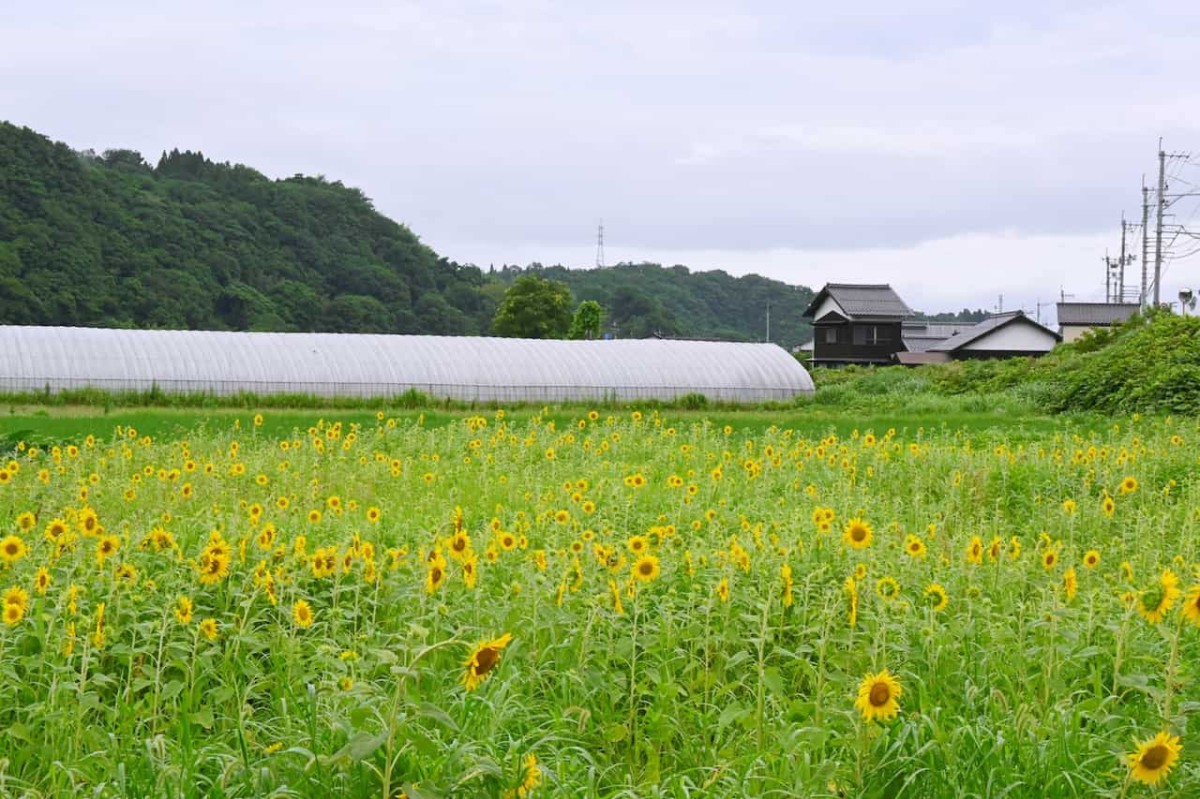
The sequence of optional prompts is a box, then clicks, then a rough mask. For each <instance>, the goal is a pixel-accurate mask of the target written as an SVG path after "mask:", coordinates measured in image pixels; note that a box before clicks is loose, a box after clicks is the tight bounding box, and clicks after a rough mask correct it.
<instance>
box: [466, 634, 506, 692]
mask: <svg viewBox="0 0 1200 799" xmlns="http://www.w3.org/2000/svg"><path fill="white" fill-rule="evenodd" d="M511 641H512V633H505V634H504V635H502V636H500V637H499V638H495V639H493V640H491V641H482V642H480V644H479V645H478V646H476V647H475V650H474V651H473V652H471V656H470V657H468V658H467V660H466V662H465V664H464V665H465V666H466V667H467V670H466V671H465V672H464V673H463V677H462V683H463V686H464V687H466V689H467V690H468V691H474V690H475V689H476V688H478V687H479V686H480V685H481V684H482V683H483V681H484V680H486V679H487V678H488V675H490V674H491V673H492V670H493V669H495V668H496V664H497V663H499V662H500V653H501V652H502V651H503V650H504V647H506V646H508V645H509V643H510V642H511Z"/></svg>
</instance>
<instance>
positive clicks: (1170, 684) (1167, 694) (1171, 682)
mask: <svg viewBox="0 0 1200 799" xmlns="http://www.w3.org/2000/svg"><path fill="white" fill-rule="evenodd" d="M1182 630H1183V614H1182V613H1180V614H1179V618H1178V619H1177V620H1176V622H1175V636H1174V638H1172V640H1171V657H1170V659H1169V660H1168V661H1167V680H1166V682H1167V684H1166V686H1164V688H1165V690H1164V692H1163V710H1162V719H1163V726H1164V727H1169V726H1170V724H1171V700H1172V699H1173V698H1174V696H1175V669H1176V668H1177V667H1178V665H1179V636H1180V635H1181V633H1182Z"/></svg>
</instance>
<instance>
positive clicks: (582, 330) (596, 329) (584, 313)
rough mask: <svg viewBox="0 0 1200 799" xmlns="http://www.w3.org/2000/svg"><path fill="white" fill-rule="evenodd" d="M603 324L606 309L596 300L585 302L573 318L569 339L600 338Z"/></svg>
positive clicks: (576, 310)
mask: <svg viewBox="0 0 1200 799" xmlns="http://www.w3.org/2000/svg"><path fill="white" fill-rule="evenodd" d="M603 324H604V308H603V307H601V305H600V303H598V302H596V301H595V300H584V301H583V302H581V303H579V307H578V308H576V309H575V316H573V317H572V318H571V330H570V331H569V332H568V333H567V338H573V339H595V338H600V328H601V326H602V325H603Z"/></svg>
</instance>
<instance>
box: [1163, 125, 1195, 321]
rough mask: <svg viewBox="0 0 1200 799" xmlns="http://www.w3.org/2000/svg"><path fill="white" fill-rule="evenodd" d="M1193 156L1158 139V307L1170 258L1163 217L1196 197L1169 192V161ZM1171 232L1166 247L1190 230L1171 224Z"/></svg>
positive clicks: (1191, 194)
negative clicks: (1169, 149)
mask: <svg viewBox="0 0 1200 799" xmlns="http://www.w3.org/2000/svg"><path fill="white" fill-rule="evenodd" d="M1190 158H1191V156H1190V155H1189V154H1188V153H1168V152H1166V151H1165V150H1163V148H1162V139H1159V140H1158V191H1157V198H1156V201H1155V203H1154V205H1155V217H1156V219H1155V225H1154V307H1155V308H1157V307H1158V306H1159V304H1160V302H1161V299H1162V297H1161V291H1162V273H1163V261H1164V260H1166V259H1167V258H1169V257H1170V256H1169V255H1166V252H1165V250H1164V248H1163V228H1164V225H1163V217H1164V216H1166V212H1167V208H1169V207H1170V206H1171V205H1172V204H1173V203H1174V202H1175V201H1177V200H1180V199H1182V198H1184V197H1195V196H1196V195H1197V193H1196V192H1182V193H1178V194H1167V189H1168V188H1169V183H1168V182H1167V181H1168V178H1167V162H1168V161H1177V160H1182V161H1185V162H1186V161H1188V160H1189V159H1190ZM1171 227H1172V228H1173V230H1172V231H1171V232H1173V233H1174V235H1173V236H1172V238H1171V241H1169V242H1167V247H1166V249H1170V246H1171V244H1172V243H1173V242H1174V241H1175V239H1176V238H1178V237H1179V235H1180V234H1184V235H1187V233H1188V231H1187V230H1186V229H1185V228H1183V227H1182V226H1180V225H1173V226H1171Z"/></svg>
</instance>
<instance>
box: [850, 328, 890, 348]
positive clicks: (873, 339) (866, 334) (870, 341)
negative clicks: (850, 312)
mask: <svg viewBox="0 0 1200 799" xmlns="http://www.w3.org/2000/svg"><path fill="white" fill-rule="evenodd" d="M890 340H891V330H889V329H888V328H887V327H886V326H880V325H855V327H854V343H855V344H857V345H859V346H876V345H879V344H886V343H887V342H888V341H890Z"/></svg>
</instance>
